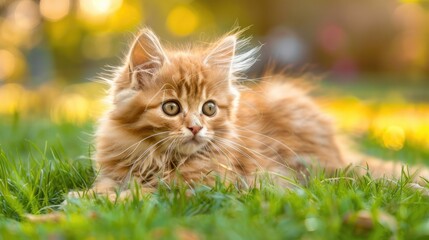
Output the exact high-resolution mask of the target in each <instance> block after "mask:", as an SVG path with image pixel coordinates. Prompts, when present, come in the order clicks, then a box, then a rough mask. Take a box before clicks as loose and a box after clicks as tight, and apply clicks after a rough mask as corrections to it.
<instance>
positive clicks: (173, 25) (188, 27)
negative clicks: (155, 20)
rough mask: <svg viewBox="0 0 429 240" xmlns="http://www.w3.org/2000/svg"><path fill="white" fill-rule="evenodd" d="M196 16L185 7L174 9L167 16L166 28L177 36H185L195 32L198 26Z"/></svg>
mask: <svg viewBox="0 0 429 240" xmlns="http://www.w3.org/2000/svg"><path fill="white" fill-rule="evenodd" d="M198 22H199V17H198V14H197V13H196V12H195V11H194V10H192V9H191V8H189V7H187V6H178V7H175V8H174V9H173V10H171V12H170V13H169V14H168V17H167V22H166V24H167V28H168V30H169V31H170V32H171V33H173V34H174V35H177V36H187V35H189V34H191V33H193V32H194V31H195V29H196V28H197V26H198Z"/></svg>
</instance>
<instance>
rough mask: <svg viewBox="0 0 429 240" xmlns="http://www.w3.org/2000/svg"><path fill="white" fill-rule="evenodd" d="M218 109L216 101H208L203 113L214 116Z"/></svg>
mask: <svg viewBox="0 0 429 240" xmlns="http://www.w3.org/2000/svg"><path fill="white" fill-rule="evenodd" d="M216 110H217V107H216V103H214V102H213V101H208V102H206V103H204V105H203V113H204V114H205V115H207V116H209V117H211V116H213V115H214V114H215V113H216Z"/></svg>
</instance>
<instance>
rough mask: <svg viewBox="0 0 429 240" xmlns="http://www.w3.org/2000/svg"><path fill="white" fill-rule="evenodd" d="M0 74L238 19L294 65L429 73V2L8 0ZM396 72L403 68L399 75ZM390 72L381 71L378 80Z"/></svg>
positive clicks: (34, 77)
mask: <svg viewBox="0 0 429 240" xmlns="http://www.w3.org/2000/svg"><path fill="white" fill-rule="evenodd" d="M0 2H1V3H0V13H1V15H0V63H1V64H0V82H3V83H5V82H18V83H23V84H25V85H28V86H37V85H40V84H43V83H45V82H49V81H54V82H59V83H70V82H83V81H87V80H88V79H90V78H92V77H93V76H94V74H95V73H96V72H98V71H99V70H100V67H101V66H104V65H105V64H112V65H115V64H118V63H119V62H120V57H122V56H123V55H124V52H125V51H126V48H127V44H128V43H129V42H130V39H132V36H133V33H135V32H136V31H137V29H138V28H139V27H141V26H150V27H151V28H153V29H154V30H155V32H156V33H158V34H159V35H160V36H161V38H162V39H164V40H166V41H168V42H173V43H177V42H186V41H188V40H190V39H193V40H200V41H201V40H207V39H211V38H213V37H215V36H218V35H220V34H223V33H225V32H227V31H229V30H231V29H232V27H233V26H234V25H235V24H239V25H240V26H243V27H247V26H251V28H250V29H249V30H248V31H247V32H246V35H252V36H254V39H253V41H254V43H255V44H258V43H263V44H264V47H263V49H262V51H261V57H260V59H261V61H259V62H258V64H257V66H255V68H253V71H254V72H260V71H261V69H263V66H264V65H265V64H266V63H267V62H268V61H273V62H275V63H277V65H278V66H279V67H284V66H287V67H288V68H289V69H291V71H294V70H297V71H309V72H317V73H329V74H332V76H333V77H337V79H341V81H357V80H359V79H362V78H360V76H362V75H368V74H377V75H383V76H395V77H394V80H395V81H410V80H412V81H429V80H428V78H427V77H425V76H426V74H427V73H428V71H429V65H428V64H427V63H428V57H429V48H428V47H429V41H428V29H429V28H428V26H429V25H428V23H429V11H428V10H429V1H418V0H402V1H400V0H362V1H356V0H325V1H322V0H321V1H314V0H303V1H296V0H267V1H258V0H235V1H230V0H217V1H208V0H163V1H148V0H145V1H139V0H40V1H34V0H14V1H8V0H2V1H0ZM398 76H400V77H398ZM386 78H388V80H389V79H391V78H389V77H380V78H375V79H372V80H377V79H383V80H385V79H386Z"/></svg>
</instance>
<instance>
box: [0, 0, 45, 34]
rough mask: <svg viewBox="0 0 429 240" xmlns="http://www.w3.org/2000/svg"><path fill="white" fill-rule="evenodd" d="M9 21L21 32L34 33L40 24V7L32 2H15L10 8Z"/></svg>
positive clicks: (26, 0)
mask: <svg viewBox="0 0 429 240" xmlns="http://www.w3.org/2000/svg"><path fill="white" fill-rule="evenodd" d="M7 21H10V22H11V24H13V25H15V26H16V27H17V28H18V29H20V30H21V31H32V30H33V29H34V28H35V27H36V26H38V25H39V24H40V14H39V6H38V5H37V4H36V2H34V1H31V0H19V1H15V2H14V3H12V4H11V5H10V6H9V8H8V11H7Z"/></svg>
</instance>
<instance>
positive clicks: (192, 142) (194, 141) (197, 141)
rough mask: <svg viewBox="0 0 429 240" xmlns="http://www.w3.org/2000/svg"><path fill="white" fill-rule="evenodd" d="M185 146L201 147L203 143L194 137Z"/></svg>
mask: <svg viewBox="0 0 429 240" xmlns="http://www.w3.org/2000/svg"><path fill="white" fill-rule="evenodd" d="M184 143H185V144H195V145H200V144H201V141H200V140H198V139H197V138H195V137H193V138H191V139H189V140H187V141H185V142H184Z"/></svg>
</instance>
